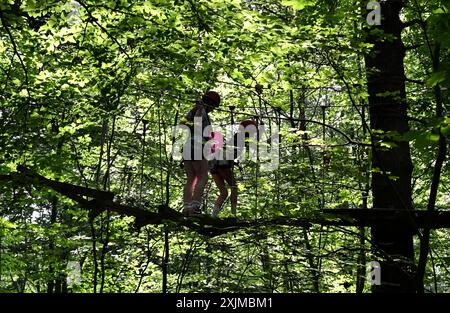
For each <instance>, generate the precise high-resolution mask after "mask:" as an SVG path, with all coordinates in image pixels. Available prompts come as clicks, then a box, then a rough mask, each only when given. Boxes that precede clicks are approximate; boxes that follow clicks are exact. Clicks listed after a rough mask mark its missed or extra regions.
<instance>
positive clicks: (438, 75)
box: [427, 71, 446, 87]
mask: <svg viewBox="0 0 450 313" xmlns="http://www.w3.org/2000/svg"><path fill="white" fill-rule="evenodd" d="M445 76H446V75H445V72H444V71H438V72H435V73H433V74H431V76H430V78H428V79H427V86H428V87H433V86H435V85H437V84H439V83H440V82H443V81H444V80H445Z"/></svg>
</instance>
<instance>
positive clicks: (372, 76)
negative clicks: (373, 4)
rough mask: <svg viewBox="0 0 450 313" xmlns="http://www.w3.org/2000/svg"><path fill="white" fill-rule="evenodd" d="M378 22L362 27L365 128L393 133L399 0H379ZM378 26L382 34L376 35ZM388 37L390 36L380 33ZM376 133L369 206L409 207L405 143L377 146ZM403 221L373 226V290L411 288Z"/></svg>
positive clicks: (403, 127) (399, 104) (399, 79)
mask: <svg viewBox="0 0 450 313" xmlns="http://www.w3.org/2000/svg"><path fill="white" fill-rule="evenodd" d="M380 4H381V15H382V18H381V25H379V26H371V27H368V32H367V42H368V43H371V44H373V45H374V46H373V49H372V51H371V52H370V53H369V54H368V55H366V56H365V63H366V73H367V87H368V92H369V109H370V127H371V129H372V131H373V130H381V131H382V132H383V133H384V134H386V132H389V131H392V132H398V133H400V134H403V133H405V132H407V131H408V130H409V126H408V119H407V103H406V92H405V74H404V67H403V58H404V54H405V48H404V45H403V42H402V40H401V31H402V24H401V21H400V17H399V13H400V10H401V9H402V7H403V6H404V1H403V0H387V1H385V2H381V3H380ZM375 28H378V29H379V30H382V31H383V34H381V35H376V34H374V33H373V30H374V29H375ZM385 36H389V37H390V38H392V39H390V38H389V39H385V38H382V37H385ZM381 140H383V141H386V139H383V138H382V134H379V133H376V134H375V133H373V134H372V144H373V146H372V166H373V169H375V170H376V171H374V172H373V175H372V196H373V207H374V209H378V208H385V209H386V208H391V209H394V208H395V209H403V210H412V199H411V174H412V162H411V155H410V149H409V143H408V142H401V141H395V140H392V139H389V140H388V141H391V142H394V143H395V146H394V147H393V148H390V149H387V148H386V147H381V145H380V141H381ZM407 224H408V223H399V222H395V221H393V222H388V223H385V224H382V225H380V224H378V225H373V227H372V246H373V248H374V252H375V254H376V255H377V256H378V257H380V260H378V261H379V262H380V266H381V285H378V286H377V285H374V286H373V291H374V292H413V291H415V286H414V285H415V284H414V274H413V268H414V266H413V262H414V247H413V234H414V231H413V230H412V228H411V226H410V225H407Z"/></svg>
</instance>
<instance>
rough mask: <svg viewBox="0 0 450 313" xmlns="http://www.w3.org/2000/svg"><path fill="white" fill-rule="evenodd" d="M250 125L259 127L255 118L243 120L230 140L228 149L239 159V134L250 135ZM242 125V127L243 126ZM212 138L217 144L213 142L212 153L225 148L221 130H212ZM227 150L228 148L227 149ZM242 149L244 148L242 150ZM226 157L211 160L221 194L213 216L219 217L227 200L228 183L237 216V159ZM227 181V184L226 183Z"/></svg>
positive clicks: (213, 174) (211, 167) (212, 172)
mask: <svg viewBox="0 0 450 313" xmlns="http://www.w3.org/2000/svg"><path fill="white" fill-rule="evenodd" d="M249 125H254V126H255V127H256V129H257V124H256V122H255V121H253V120H245V121H242V122H241V123H240V124H239V130H238V132H237V133H236V134H234V136H233V138H232V140H230V141H229V143H228V145H227V146H226V147H228V149H233V150H234V151H233V157H234V159H237V158H238V157H239V155H238V153H237V151H238V150H239V149H238V144H239V143H238V134H239V133H240V132H242V131H243V132H244V135H245V138H248V137H249V134H248V133H246V132H245V128H246V127H247V126H249ZM241 126H242V127H241ZM211 135H212V136H211V138H212V139H214V141H215V142H216V144H213V146H212V151H211V152H212V154H216V155H217V152H218V150H219V149H223V148H224V147H223V137H222V135H221V134H220V133H219V132H212V134H211ZM226 147H225V148H226ZM241 148H242V147H241ZM225 150H226V149H225ZM240 151H242V149H241V150H240ZM234 159H233V160H229V159H224V160H220V159H219V160H217V159H215V158H214V159H212V160H211V161H209V172H210V173H211V176H212V177H213V179H214V183H215V184H216V186H217V188H218V189H219V196H218V197H217V199H216V201H215V203H214V208H213V211H212V214H211V215H212V217H218V215H219V212H220V211H221V210H222V206H223V204H224V202H225V200H226V199H227V197H228V188H227V186H226V184H228V186H229V187H230V189H231V195H230V202H231V213H232V214H233V215H234V216H236V207H237V199H238V188H237V183H236V178H235V176H234V172H233V168H234V165H235V164H236V163H235V161H234ZM225 183H226V184H225Z"/></svg>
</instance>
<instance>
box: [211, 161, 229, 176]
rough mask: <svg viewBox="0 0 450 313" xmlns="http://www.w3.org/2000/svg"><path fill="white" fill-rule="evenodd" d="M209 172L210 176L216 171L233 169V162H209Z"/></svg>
mask: <svg viewBox="0 0 450 313" xmlns="http://www.w3.org/2000/svg"><path fill="white" fill-rule="evenodd" d="M208 166H209V172H210V173H211V174H217V170H218V169H221V168H223V169H227V168H233V166H234V161H233V160H215V159H214V160H211V161H209V162H208Z"/></svg>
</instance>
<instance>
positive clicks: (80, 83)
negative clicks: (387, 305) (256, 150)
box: [0, 0, 450, 293]
mask: <svg viewBox="0 0 450 313" xmlns="http://www.w3.org/2000/svg"><path fill="white" fill-rule="evenodd" d="M373 2H374V1H372V4H373ZM368 3H369V1H365V0H363V1H349V0H271V1H263V0H220V1H219V0H208V1H206V0H196V1H193V0H152V1H144V0H117V1H114V0H105V1H94V0H77V1H74V0H71V1H50V0H2V1H0V19H1V28H0V90H1V91H0V148H1V152H0V292H3V293H16V292H18V293H22V292H26V293H43V292H49V293H60V292H62V293H67V292H73V293H86V292H89V293H91V292H94V293H101V292H108V293H119V292H127V293H131V292H169V293H178V292H291V293H300V292H315V293H327V292H357V293H363V292H370V291H371V290H374V291H376V290H377V289H376V287H375V289H373V288H372V287H373V286H372V284H373V282H372V283H371V282H370V281H368V280H367V279H366V277H367V275H368V274H369V272H370V271H371V270H372V269H373V268H372V269H371V268H370V267H369V268H367V266H368V264H370V262H371V261H379V262H380V263H381V268H382V272H383V268H385V269H386V271H385V273H386V275H385V276H382V278H381V280H382V281H381V282H382V284H381V287H380V289H378V290H381V291H383V288H384V287H385V286H387V287H386V288H387V289H384V291H388V292H389V291H399V290H400V291H413V292H449V291H450V273H449V268H450V267H449V266H450V254H449V251H450V233H449V230H448V228H445V227H441V228H437V227H432V226H430V224H426V222H424V223H425V224H423V225H422V226H420V227H419V226H417V224H415V223H414V222H412V223H410V219H414V218H415V217H414V215H413V214H412V213H411V212H413V211H421V212H422V211H423V213H424V214H425V213H429V214H431V215H432V214H435V213H439V212H443V213H445V211H448V210H449V209H450V206H449V200H450V175H449V173H450V168H449V163H448V160H447V154H448V136H449V134H450V115H449V110H450V106H449V98H450V95H449V87H450V58H449V52H450V11H449V10H450V1H448V0H431V1H421V0H409V1H400V0H386V1H380V3H378V4H377V2H375V4H373V5H372V6H368ZM377 5H378V6H380V7H377ZM379 9H380V10H379ZM378 12H380V16H379V20H376V19H370V18H369V16H368V15H369V14H372V15H371V16H372V17H377V16H375V15H376V14H378ZM377 21H378V22H377ZM208 90H215V91H217V92H218V93H219V94H220V95H221V99H222V100H221V103H220V106H219V107H218V108H217V109H216V110H214V111H213V112H212V113H211V114H210V116H211V124H212V126H213V129H220V128H225V127H229V126H230V125H234V127H235V128H236V127H237V126H239V122H240V121H242V120H249V119H250V120H253V121H256V122H257V125H259V126H261V125H263V126H264V129H265V130H266V133H267V134H273V133H276V138H275V137H272V138H271V137H270V136H269V135H267V136H261V138H259V136H258V140H259V141H258V145H259V146H261V147H262V148H266V149H269V148H270V147H274V142H275V139H277V140H279V146H277V149H276V151H275V150H271V153H274V154H276V157H277V164H276V166H275V167H273V166H268V164H269V163H268V162H270V160H266V159H263V158H260V157H259V156H258V157H255V158H247V159H244V160H242V161H241V162H240V167H241V169H239V168H238V167H237V166H235V168H234V174H235V176H236V180H237V190H238V205H237V214H236V216H234V215H233V214H232V213H231V209H230V201H229V200H227V202H225V206H224V208H223V210H222V212H221V214H220V215H219V218H217V219H212V218H210V217H209V214H211V211H212V207H213V203H214V200H215V199H216V197H217V194H218V189H217V187H216V186H215V184H214V181H213V179H211V178H210V179H209V181H208V184H207V185H206V188H205V192H204V198H203V201H204V207H205V213H206V215H207V216H206V217H204V218H203V219H201V218H200V219H197V220H196V219H195V218H191V217H177V216H178V215H176V214H175V213H173V212H172V211H176V212H181V211H182V208H183V185H184V183H185V180H186V174H185V172H184V170H183V169H182V167H180V159H179V158H174V157H173V155H172V151H173V147H174V143H175V141H176V140H177V138H175V137H174V133H173V127H174V126H176V125H178V124H179V123H180V121H181V120H182V118H183V117H184V116H185V115H186V113H188V112H189V111H190V110H191V109H192V108H193V107H194V106H195V102H196V100H198V99H199V98H201V96H202V95H203V94H204V93H205V92H206V91H208ZM256 122H255V123H256ZM20 166H22V167H20ZM18 167H19V169H20V168H21V169H24V168H26V169H28V170H29V171H30V172H29V173H35V174H33V175H35V176H33V175H31V174H30V175H31V176H26V175H24V174H23V172H22V175H20V171H19V172H18V170H17V169H18ZM36 175H38V176H39V177H41V178H37V177H38V176H36ZM43 178H45V179H46V180H45V179H43ZM42 182H45V183H42ZM52 182H63V183H67V184H70V185H71V186H72V185H73V186H80V187H83V188H87V189H89V190H91V189H94V190H98V191H102V192H105V193H102V194H103V195H105V194H107V195H111V197H112V195H113V197H114V203H115V204H117V205H118V206H119V205H121V206H122V207H120V208H121V210H122V211H117V210H116V211H114V210H113V209H112V208H111V203H109V204H108V205H109V206H108V205H106V206H105V208H106V209H102V210H96V209H101V208H102V206H101V205H102V204H101V202H95V201H96V200H98V199H97V198H96V197H94V196H86V194H84V195H80V194H79V195H78V198H76V197H70V196H68V194H70V193H68V192H66V193H64V192H61V190H63V191H64V190H66V189H64V188H69V187H70V186H68V185H64V186H65V187H61V185H57V186H59V187H55V186H56V185H55V184H54V183H52ZM52 184H53V185H52ZM52 186H53V187H52ZM70 188H72V187H70ZM87 189H86V190H87ZM83 190H84V189H83ZM86 190H85V191H86ZM66 191H67V190H66ZM92 199H94V200H95V201H94V200H92ZM88 200H92V201H94V202H89V203H90V204H89V205H88V204H86V203H88ZM83 201H84V202H83ZM80 203H84V205H81V204H80ZM116 208H117V206H116ZM127 208H136V209H138V210H140V211H139V212H144V213H142V214H144V215H145V214H147V213H148V214H150V215H151V214H155V215H151V216H160V215H158V214H166V215H163V217H162V218H160V219H158V222H157V223H156V222H155V223H154V224H151V223H149V222H148V220H147V222H148V223H145V222H144V223H143V224H141V225H137V226H139V227H136V223H137V224H139V221H138V219H135V218H134V217H133V216H136V215H135V214H134V213H133V214H131V213H130V214H128V213H127V212H130V211H127V210H128V209H127ZM161 208H163V209H161ZM164 208H165V209H170V210H171V211H170V212H172V213H171V214H172V215H170V214H169V215H167V214H168V213H164ZM352 209H353V210H355V211H349V210H352ZM161 210H163V211H161ZM332 210H336V211H335V212H341V213H342V212H344V213H345V214H348V212H361V211H362V210H367V211H369V210H370V212H372V211H373V212H375V213H376V214H374V216H375V217H374V220H370V222H367V223H363V224H361V223H360V221H361V219H360V215H351V216H347V217H346V218H343V219H338V218H337V217H336V216H334V215H332V214H330V212H331V213H332V212H333V211H332ZM339 210H340V211H339ZM389 210H391V211H389ZM394 210H400V211H402V212H408V213H407V214H406V215H402V214H400V215H401V216H403V217H402V218H397V217H395V218H393V219H392V220H391V219H390V216H391V215H389V214H393V215H394V216H396V215H395V214H397V213H395V212H397V211H395V212H394ZM118 212H119V214H118ZM133 212H135V211H133ZM136 212H137V211H136ZM145 212H147V213H145ZM392 212H394V213H392ZM136 214H137V213H136ZM139 214H141V213H139ZM148 214H147V215H148ZM174 214H175V215H174ZM351 214H356V213H351ZM358 214H359V213H358ZM363 214H365V213H364V212H363ZM147 215H146V216H147ZM431 215H430V216H431ZM174 216H175V217H174ZM355 216H356V217H355ZM358 216H359V217H358ZM371 216H372V215H371ZM383 216H384V217H386V216H387V217H388V218H387V221H383V222H380V221H379V218H380V217H383ZM404 216H406V217H404ZM341 217H342V216H341ZM325 220H326V222H325ZM336 220H340V221H343V220H345V221H347V222H346V223H339V222H336V223H335V222H334V221H336ZM349 220H352V221H354V223H353V222H351V223H350V222H348V221H349ZM299 221H301V222H299ZM303 221H305V222H303ZM221 223H222V224H221ZM147 224H148V225H147ZM199 225H200V226H199ZM220 225H222V226H220ZM219 226H220V227H222V228H221V229H222V230H223V229H225V228H226V227H233V228H229V229H228V230H229V231H222V232H220V233H214V235H211V234H213V233H212V232H209V231H208V229H211V228H213V229H214V227H219ZM371 226H373V227H371ZM447 226H448V225H447ZM205 229H206V231H205ZM198 230H201V231H198ZM208 234H209V235H208ZM386 242H387V243H386ZM392 242H393V244H391V243H392ZM399 260H400V261H399ZM389 282H391V283H392V282H395V283H394V284H393V285H392V284H391V285H389ZM397 283H398V284H397ZM390 288H391V289H390Z"/></svg>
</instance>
